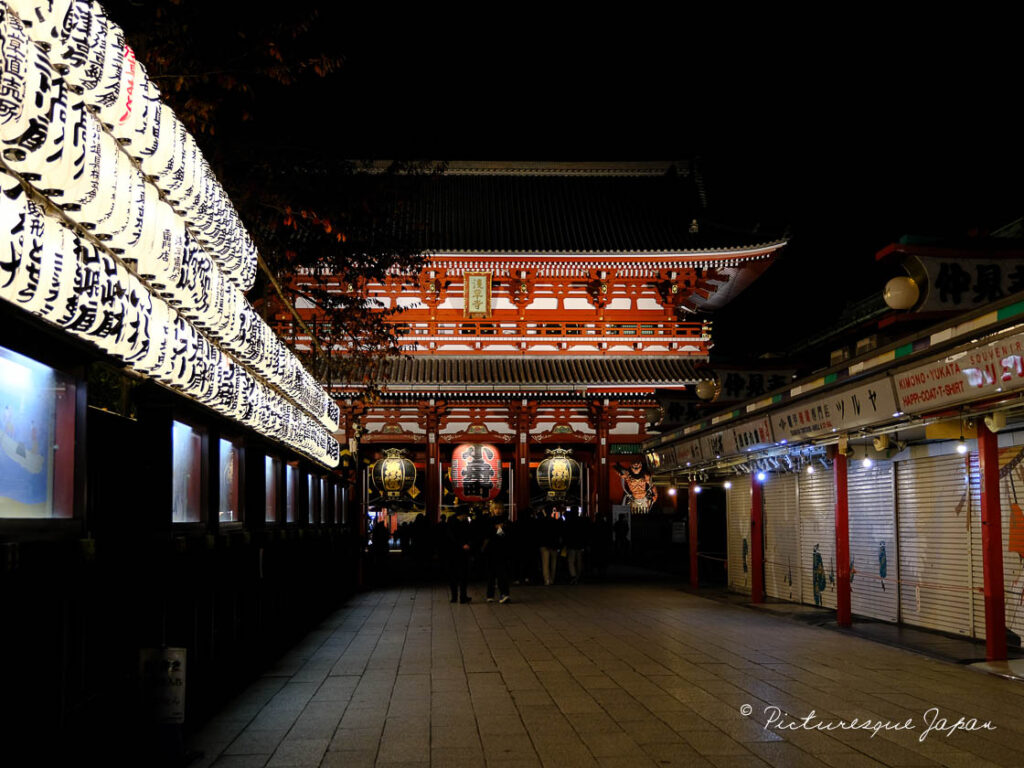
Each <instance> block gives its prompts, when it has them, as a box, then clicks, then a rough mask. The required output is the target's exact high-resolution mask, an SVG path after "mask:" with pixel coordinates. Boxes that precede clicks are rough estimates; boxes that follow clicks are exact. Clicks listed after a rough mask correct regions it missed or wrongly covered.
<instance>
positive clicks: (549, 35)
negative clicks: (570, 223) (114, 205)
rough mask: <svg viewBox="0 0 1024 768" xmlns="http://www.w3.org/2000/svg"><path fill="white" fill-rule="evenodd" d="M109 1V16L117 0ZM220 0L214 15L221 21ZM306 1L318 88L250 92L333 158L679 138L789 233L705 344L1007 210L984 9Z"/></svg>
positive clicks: (1015, 148) (609, 154)
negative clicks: (444, 11) (643, 11)
mask: <svg viewBox="0 0 1024 768" xmlns="http://www.w3.org/2000/svg"><path fill="white" fill-rule="evenodd" d="M117 1H118V2H128V3H129V5H128V6H125V7H124V8H125V13H126V14H127V13H128V12H129V10H130V8H131V5H132V2H133V1H134V0H117ZM233 2H235V0H222V2H220V3H218V4H217V6H216V11H214V12H213V13H215V14H216V17H217V18H216V23H219V24H223V25H224V34H230V20H231V18H232V16H231V14H232V13H233V12H234V11H232V10H231V4H232V3H233ZM294 2H297V3H300V4H301V3H303V2H306V0H294ZM115 4H116V3H115ZM236 5H238V8H239V9H241V10H240V12H244V13H252V12H253V10H252V7H251V6H250V5H249V4H248V3H236ZM322 8H323V14H324V15H323V23H322V25H320V30H321V31H323V32H324V33H325V34H326V35H327V37H328V39H329V40H330V42H329V45H330V46H331V47H332V49H333V50H335V51H337V52H338V53H340V54H342V55H344V56H345V58H346V63H345V65H344V67H343V68H342V70H341V72H340V73H338V74H336V75H333V76H331V77H329V78H327V79H326V80H323V81H320V82H317V83H316V85H315V88H307V89H301V90H300V89H293V90H291V91H287V92H277V93H273V94H269V93H268V94H265V95H264V97H263V98H262V99H261V100H260V101H259V103H258V104H257V119H258V123H259V124H260V125H262V126H263V128H264V129H265V130H268V131H270V132H271V133H274V134H276V135H280V137H281V141H282V142H291V143H306V144H309V145H311V146H315V147H316V151H317V152H318V153H320V154H325V155H326V154H337V155H338V156H342V157H347V158H368V157H376V158H395V157H400V158H431V159H448V160H460V159H464V160H480V159H530V160H544V159H550V160H652V159H653V160H664V159H675V158H688V157H691V156H694V155H697V156H699V157H700V158H701V165H702V168H703V170H704V176H705V179H706V182H707V189H708V195H709V204H710V205H711V206H712V208H713V215H719V214H721V215H723V216H724V215H728V216H730V217H735V218H737V219H739V220H742V221H746V222H750V223H755V222H756V223H759V224H760V225H761V230H762V231H773V230H774V231H780V230H782V229H785V228H787V227H788V229H789V231H790V233H791V235H792V240H791V245H790V247H789V248H788V249H787V251H786V252H785V254H784V256H783V257H782V258H781V259H780V260H779V261H778V263H777V264H776V265H775V266H773V267H772V269H771V270H769V272H768V273H767V274H766V275H765V277H763V278H762V279H761V280H760V281H759V283H758V284H755V286H753V287H752V288H751V289H750V290H749V291H748V293H747V294H745V295H744V296H741V297H740V298H739V299H738V300H737V301H736V302H734V304H733V305H731V306H730V307H729V308H727V310H726V311H725V313H724V314H723V315H722V316H721V317H720V318H719V320H718V324H717V328H718V329H719V331H720V338H721V339H722V340H723V342H725V341H728V343H730V344H734V345H742V344H744V343H748V342H749V344H750V345H752V346H754V347H756V348H764V344H765V343H766V339H771V338H772V337H777V336H779V335H780V334H783V333H789V334H790V335H793V336H797V335H799V333H800V329H801V328H802V327H807V326H814V325H821V324H822V323H824V322H827V320H828V316H829V313H830V312H831V311H834V309H835V307H837V306H838V305H839V302H840V301H841V300H843V299H844V298H845V297H848V296H852V297H860V296H862V295H863V294H864V293H865V292H867V291H870V290H874V289H875V287H877V289H878V290H881V284H880V283H879V281H880V280H881V281H882V282H884V278H883V276H880V275H879V274H878V270H877V268H875V266H874V260H873V257H874V254H875V252H876V251H878V250H879V249H880V248H882V247H883V246H885V245H886V244H888V243H889V242H892V241H893V240H894V239H896V238H898V237H899V236H900V235H903V234H909V233H913V234H955V235H962V234H964V233H966V232H968V231H970V230H972V229H982V230H990V229H992V228H995V227H998V226H999V225H1001V224H1004V223H1007V222H1008V221H1010V220H1012V219H1014V218H1017V217H1018V216H1021V215H1024V200H1022V194H1021V189H1022V188H1024V185H1022V184H1021V180H1022V179H1024V162H1022V158H1024V151H1022V148H1024V144H1022V141H1021V139H1020V136H1021V132H1020V130H1019V125H1020V121H1019V118H1017V117H1016V115H1015V114H1013V113H1014V111H1015V107H1016V102H1017V101H1019V96H1018V93H1019V87H1018V84H1017V83H1015V82H1011V77H1013V76H1014V75H1015V74H1016V73H1018V72H1019V65H1018V64H1017V62H1016V61H1014V60H1013V57H1014V55H1015V51H1016V50H1017V45H1016V41H1014V40H1013V30H1012V29H1011V28H1010V25H1006V24H1000V23H999V21H998V20H997V19H987V18H978V17H974V16H971V15H969V14H962V13H961V14H959V15H958V16H957V17H955V18H953V17H950V18H949V19H944V18H942V17H941V15H940V14H938V13H930V14H929V18H928V19H922V18H906V19H899V18H896V17H895V16H893V15H892V14H890V15H888V16H885V17H878V16H871V15H869V14H867V13H862V14H861V15H860V16H851V17H845V18H841V19H839V18H837V19H834V20H831V21H828V20H824V19H818V18H809V17H803V16H794V17H792V18H785V17H782V16H780V15H778V12H777V11H775V10H773V11H770V12H757V11H754V12H751V11H745V12H744V13H743V14H740V15H737V13H736V12H733V11H728V12H727V13H726V14H721V17H720V18H719V17H718V16H716V15H714V14H713V13H706V12H703V11H701V12H697V11H694V10H688V12H687V16H686V18H685V19H683V20H682V21H680V20H678V19H673V20H668V19H659V18H657V17H630V16H627V15H617V16H601V15H600V14H597V13H593V14H590V15H588V16H586V17H582V16H579V17H573V18H570V19H565V18H557V17H555V16H554V15H552V14H551V13H550V10H551V9H550V8H549V9H546V10H545V13H544V14H543V15H541V14H536V15H531V13H535V12H532V11H531V10H530V9H529V8H526V7H523V8H519V9H517V11H516V13H517V14H518V15H516V16H514V17H513V16H500V17H495V16H492V17H486V18H485V17H483V16H480V15H471V14H470V15H464V14H453V16H452V17H450V18H446V17H444V16H443V15H437V14H435V11H434V10H433V9H432V10H431V11H430V12H429V14H428V13H426V12H424V15H422V16H418V17H416V16H410V15H409V14H408V12H402V13H398V12H397V11H396V10H395V9H393V8H389V9H384V10H385V11H386V15H382V14H381V13H377V15H374V16H371V15H370V14H369V13H367V14H364V15H362V16H357V14H359V13H362V12H361V11H359V10H354V9H355V8H356V7H355V6H352V5H351V4H343V5H342V4H339V5H332V6H322ZM752 13H753V14H759V15H751V14H752ZM116 18H117V17H116V16H115V19H116ZM211 18H213V17H212V16H211ZM876 284H877V286H876ZM766 317H768V318H771V320H773V321H774V320H776V319H777V320H778V322H765V318H766ZM781 329H786V330H785V331H783V330H781ZM748 334H749V335H748Z"/></svg>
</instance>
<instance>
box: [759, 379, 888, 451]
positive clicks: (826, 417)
mask: <svg viewBox="0 0 1024 768" xmlns="http://www.w3.org/2000/svg"><path fill="white" fill-rule="evenodd" d="M897 410H899V409H898V408H897V407H896V398H895V395H894V394H893V389H892V383H891V382H890V381H889V379H877V380H875V381H872V382H869V383H867V384H861V385H859V386H856V387H848V388H846V389H841V390H839V391H837V392H834V393H832V394H830V395H828V396H826V397H820V398H816V399H814V400H807V401H804V402H803V403H801V404H800V405H799V406H797V407H794V408H787V409H786V410H784V411H780V412H778V413H776V414H774V415H773V416H772V427H773V428H774V430H775V439H776V440H778V441H782V440H786V441H794V440H799V439H801V438H806V437H813V436H815V435H821V434H826V433H831V432H845V431H848V430H850V429H855V428H856V427H863V426H867V425H868V424H874V423H876V422H878V421H879V420H880V419H885V418H888V417H890V416H892V414H893V413H894V412H896V411H897Z"/></svg>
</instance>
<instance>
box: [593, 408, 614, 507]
mask: <svg viewBox="0 0 1024 768" xmlns="http://www.w3.org/2000/svg"><path fill="white" fill-rule="evenodd" d="M608 477H609V475H608V416H607V415H606V414H605V413H604V412H603V411H602V413H601V416H600V418H599V419H598V427H597V489H596V490H597V514H598V515H602V516H604V517H605V518H606V519H608V520H611V519H612V499H611V494H610V490H609V482H608Z"/></svg>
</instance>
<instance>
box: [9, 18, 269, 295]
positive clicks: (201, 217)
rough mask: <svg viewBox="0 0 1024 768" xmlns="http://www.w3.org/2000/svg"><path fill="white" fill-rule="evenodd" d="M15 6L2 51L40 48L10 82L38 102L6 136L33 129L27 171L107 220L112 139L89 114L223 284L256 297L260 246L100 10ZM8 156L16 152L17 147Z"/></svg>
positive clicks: (28, 103)
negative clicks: (86, 120) (104, 189)
mask: <svg viewBox="0 0 1024 768" xmlns="http://www.w3.org/2000/svg"><path fill="white" fill-rule="evenodd" d="M2 5H3V3H2V1H0V6H2ZM7 6H8V7H9V8H10V9H12V10H13V11H14V13H15V14H16V15H17V17H18V19H6V20H5V26H6V27H7V28H6V29H5V30H4V44H5V48H9V49H10V51H7V50H5V55H6V54H8V53H9V54H10V55H14V56H17V55H18V54H19V53H20V52H19V51H17V50H16V48H17V47H18V45H19V43H20V40H19V38H24V39H26V40H27V39H30V40H32V41H34V42H35V43H37V45H38V47H34V46H33V47H32V50H26V51H24V59H23V64H24V67H25V70H24V75H23V80H22V82H20V83H16V81H15V80H13V79H12V80H11V81H10V84H11V85H17V87H25V86H26V85H27V87H28V88H29V93H30V94H33V96H34V98H33V99H26V100H25V108H24V110H23V112H22V114H21V115H19V119H18V120H17V121H16V125H9V126H5V128H4V132H5V134H8V135H5V137H4V138H5V141H6V140H8V139H11V138H14V136H16V135H17V136H20V135H24V133H25V129H26V128H27V127H28V126H29V125H30V124H31V123H32V121H33V120H34V121H35V126H36V130H35V132H34V133H35V135H34V136H30V137H29V139H28V140H27V141H26V142H24V144H25V145H24V146H22V147H20V149H21V150H22V152H23V153H24V158H23V159H22V160H20V161H19V164H20V165H22V166H23V168H24V170H25V171H26V172H27V173H29V174H40V175H42V169H43V168H47V169H48V172H47V173H46V174H45V175H46V177H47V179H48V191H50V192H51V197H53V198H54V200H55V202H57V203H58V204H59V205H61V206H62V207H64V206H69V207H70V208H71V209H73V210H80V209H82V210H86V211H89V212H90V213H91V215H101V214H102V213H103V212H104V209H105V208H106V207H108V205H109V204H110V203H111V200H110V199H109V198H104V197H103V196H102V195H101V194H99V195H98V192H99V190H97V189H96V188H95V184H94V180H95V179H96V178H97V176H98V177H99V178H101V179H104V178H107V175H106V174H104V173H102V172H98V170H97V168H96V167H95V163H96V162H97V160H96V158H97V153H96V152H95V151H93V150H94V147H95V144H96V142H97V141H103V140H104V139H103V137H102V136H99V137H97V136H96V133H95V127H84V126H82V125H81V119H82V115H81V112H82V111H83V110H84V106H85V105H87V106H88V107H89V108H90V109H91V110H93V111H94V112H95V114H96V115H97V117H98V118H99V120H100V121H102V123H103V124H104V125H105V126H106V127H107V129H108V130H109V131H110V132H111V133H112V134H113V137H115V138H116V139H117V141H118V142H119V143H120V144H121V145H122V146H123V147H124V150H125V152H126V154H125V156H124V160H125V161H126V160H127V159H128V156H129V155H130V156H131V157H132V158H134V160H135V161H136V162H137V163H138V164H139V167H141V169H142V172H143V173H144V174H145V175H146V176H147V177H148V178H149V179H150V180H151V181H152V182H153V183H154V184H155V185H156V186H157V187H158V188H159V189H160V190H161V192H163V193H164V195H165V197H166V199H167V200H168V201H169V202H170V203H171V204H172V205H173V206H174V208H175V210H176V212H178V213H179V214H180V215H181V216H182V218H184V219H185V221H186V222H188V225H189V226H190V227H191V228H192V229H193V230H194V232H195V234H196V237H197V239H198V240H199V241H200V243H201V244H202V245H203V248H204V249H205V250H206V251H207V252H208V253H209V254H210V255H211V256H213V258H214V259H215V260H216V261H217V263H218V264H219V265H220V266H221V268H222V269H223V270H224V273H225V275H227V277H228V278H229V279H230V280H231V281H232V282H234V283H235V284H236V285H237V287H238V288H239V289H240V290H242V291H247V290H249V288H251V287H252V285H253V281H254V280H255V276H256V248H255V246H254V245H253V242H252V239H251V238H250V237H249V235H248V233H247V232H246V231H245V227H244V226H243V225H242V223H241V220H240V219H239V218H238V214H237V213H236V211H235V209H234V206H232V204H231V201H230V200H229V199H228V196H227V194H225V192H224V190H223V188H222V187H221V185H220V183H219V182H218V181H217V179H216V177H215V176H214V175H213V172H212V171H211V170H210V167H209V165H208V164H207V162H206V160H205V158H204V157H203V156H202V153H201V152H200V151H199V148H198V147H197V146H196V143H195V139H194V138H193V137H192V135H191V134H190V133H189V132H188V131H187V130H185V127H184V126H183V125H182V124H181V121H179V120H178V118H177V117H176V116H175V115H174V113H173V111H172V110H171V109H170V108H168V107H167V106H165V105H164V104H163V103H162V102H161V101H160V93H159V91H158V90H157V88H156V86H155V85H153V83H152V81H150V79H149V78H148V77H147V75H146V71H145V68H144V67H143V66H142V64H141V63H139V62H137V61H136V60H135V55H134V53H133V52H132V49H131V47H130V46H128V45H126V44H125V41H124V34H123V33H122V31H121V29H120V28H119V27H118V26H117V25H116V24H114V23H113V22H111V21H110V20H109V19H108V18H107V17H106V14H105V13H104V12H103V9H102V8H101V7H100V5H99V4H98V3H96V2H90V1H88V0H7ZM19 20H20V21H19ZM55 70H56V72H55ZM69 91H71V92H72V93H68V92H69ZM8 128H9V129H10V130H8ZM40 138H41V139H44V141H43V143H42V145H40V144H39V143H38V140H37V139H40ZM107 139H108V140H109V139H110V137H107ZM69 142H70V146H69ZM62 144H63V145H64V146H63V147H62ZM7 148H8V149H12V147H11V145H10V144H9V143H8V144H7ZM61 149H63V152H61ZM12 154H13V153H12ZM83 158H84V167H83V164H82V159H83ZM9 159H10V158H9ZM19 170H20V169H19ZM131 170H132V171H135V173H134V174H131V175H132V176H136V175H138V171H137V170H136V169H135V168H134V166H133V167H132V169H131ZM125 173H128V171H127V169H126V170H125V171H123V172H122V171H121V170H120V169H119V180H120V182H121V183H123V184H124V185H125V186H126V187H128V186H130V185H131V184H132V183H133V181H135V180H134V179H131V180H130V179H129V178H127V177H125V178H121V176H122V175H123V174H125ZM135 183H137V182H135ZM53 193H56V194H53ZM127 199H131V196H130V195H129V196H125V198H124V200H122V208H123V207H124V206H126V205H127V202H126V200H127ZM97 208H98V209H99V210H98V211H97V210H96V209H97ZM122 212H123V211H118V213H122ZM84 220H85V221H88V219H84ZM118 222H119V219H118V218H117V217H115V219H114V223H115V224H116V223H118Z"/></svg>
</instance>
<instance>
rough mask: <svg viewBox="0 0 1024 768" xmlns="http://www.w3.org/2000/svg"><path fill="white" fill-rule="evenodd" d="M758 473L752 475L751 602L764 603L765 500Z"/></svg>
mask: <svg viewBox="0 0 1024 768" xmlns="http://www.w3.org/2000/svg"><path fill="white" fill-rule="evenodd" d="M761 491H762V488H761V481H760V480H758V479H757V472H752V473H751V474H750V571H751V576H750V602H752V603H763V602H764V500H763V497H762V494H761Z"/></svg>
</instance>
